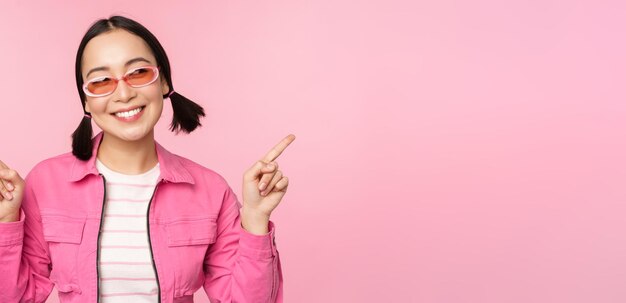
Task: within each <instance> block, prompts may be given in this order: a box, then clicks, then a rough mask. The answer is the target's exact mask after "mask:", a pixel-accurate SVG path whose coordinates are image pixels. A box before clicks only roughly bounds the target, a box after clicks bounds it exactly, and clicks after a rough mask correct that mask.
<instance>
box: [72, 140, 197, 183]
mask: <svg viewBox="0 0 626 303" xmlns="http://www.w3.org/2000/svg"><path fill="white" fill-rule="evenodd" d="M103 136H104V134H103V132H102V131H100V133H98V134H97V135H96V136H95V137H93V138H92V139H91V142H92V145H93V149H92V151H91V158H89V159H88V160H87V161H82V160H80V159H78V158H76V157H74V164H73V165H72V169H71V170H70V176H69V181H71V182H74V181H79V180H81V179H83V178H84V177H85V176H87V175H88V174H94V175H98V174H99V173H100V172H99V171H98V169H97V168H96V156H97V153H98V146H100V142H101V141H102V137H103ZM154 143H155V145H156V153H157V158H158V160H159V169H160V171H161V174H160V176H159V180H160V179H164V180H167V181H169V182H187V183H190V184H194V181H193V177H192V176H191V174H190V173H189V171H188V170H187V169H186V168H185V167H184V166H183V164H182V163H181V162H180V159H178V157H176V155H174V154H172V153H170V152H169V151H168V150H166V149H165V148H163V146H161V144H159V143H158V142H156V141H155V142H154Z"/></svg>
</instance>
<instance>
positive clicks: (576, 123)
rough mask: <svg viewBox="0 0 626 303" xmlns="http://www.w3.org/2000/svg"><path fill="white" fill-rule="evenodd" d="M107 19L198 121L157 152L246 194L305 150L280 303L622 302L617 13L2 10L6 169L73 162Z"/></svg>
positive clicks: (19, 6)
mask: <svg viewBox="0 0 626 303" xmlns="http://www.w3.org/2000/svg"><path fill="white" fill-rule="evenodd" d="M111 14H123V15H125V16H128V17H131V18H135V19H137V20H138V21H139V22H141V23H143V24H144V25H146V26H147V27H148V28H149V29H150V30H151V31H153V32H154V33H155V34H156V36H157V37H158V38H159V39H160V41H161V42H162V43H163V45H164V47H165V49H166V50H167V52H168V54H169V56H170V60H171V63H172V66H173V79H174V85H175V88H176V90H177V91H179V92H181V93H182V94H184V95H186V96H188V97H190V98H191V99H193V100H195V101H197V102H198V103H200V104H201V105H202V106H204V107H205V109H206V110H207V113H208V115H207V117H206V119H204V120H203V127H202V128H201V129H200V130H198V131H197V132H194V133H193V134H191V135H188V136H184V135H180V136H174V135H173V134H172V133H171V132H169V131H167V125H168V123H169V120H170V117H171V106H169V103H167V104H166V108H165V112H164V115H163V117H162V120H161V121H160V123H159V125H157V129H158V130H157V135H156V136H157V140H158V141H159V142H160V143H162V144H163V145H164V146H165V147H166V148H169V149H170V150H172V151H174V152H176V153H179V154H181V155H183V156H186V157H188V158H190V159H192V160H195V161H197V162H199V163H201V164H203V165H205V166H207V167H210V168H212V169H214V170H216V171H217V172H219V173H221V174H222V175H223V176H224V177H225V178H226V179H227V180H228V181H229V183H230V184H231V186H232V187H233V188H235V191H236V192H237V193H238V195H239V197H241V196H240V192H241V175H242V173H243V171H244V170H245V169H246V168H247V167H248V166H249V165H251V164H252V163H253V162H254V161H255V160H257V159H258V158H259V157H261V156H262V155H263V154H264V153H265V152H266V150H268V149H269V148H270V147H271V146H273V145H274V144H275V143H276V142H278V140H280V139H281V138H283V137H284V136H285V135H287V134H288V133H294V134H296V136H297V139H296V141H295V142H294V143H293V144H292V145H291V146H290V147H289V148H288V149H287V151H286V152H285V153H284V154H283V155H282V156H281V157H280V158H279V164H280V166H281V168H282V170H283V171H284V172H285V175H287V176H288V177H290V180H291V181H290V182H291V183H290V189H289V192H288V194H287V195H286V196H285V200H284V201H283V203H282V204H281V205H280V206H279V208H278V209H277V210H276V211H275V213H274V214H273V217H272V220H274V221H275V222H276V224H277V244H278V249H279V250H280V252H281V257H282V264H283V271H284V276H285V299H286V302H301V303H302V302H304V303H308V302H446V303H448V302H449V303H457V302H481V303H482V302H512V303H513V302H514V303H517V302H519V303H522V302H524V303H526V302H603V303H606V302H625V301H626V287H624V283H625V282H626V258H625V257H624V256H626V244H625V243H626V242H625V241H624V239H625V238H626V219H625V218H626V163H625V161H624V158H625V157H626V140H625V134H626V102H625V100H626V98H625V97H626V96H625V90H624V87H625V85H624V81H625V71H626V39H625V37H626V31H625V29H626V5H625V4H624V2H623V1H591V0H585V1H571V0H568V1H566V0H543V1H497V0H491V1H487V0H480V1H451V0H444V1H382V0H381V1H350V0H340V1H338V0H333V1H329V0H321V1H212V2H209V1H197V2H189V1H183V2H179V4H173V3H171V2H165V1H163V2H161V3H157V2H154V1H104V2H99V4H95V2H89V3H87V2H84V1H81V2H78V1H77V2H75V3H73V4H72V5H69V4H67V5H64V6H61V5H60V4H56V2H53V1H48V2H47V3H46V2H44V1H41V2H34V1H3V2H2V4H0V41H1V42H0V43H1V46H0V66H1V67H2V73H0V79H1V81H0V83H1V84H0V87H1V89H2V92H3V97H2V101H1V103H0V113H1V118H0V127H1V128H2V140H1V141H0V160H2V161H4V162H6V163H7V164H8V165H10V166H12V167H14V168H16V169H17V170H18V171H19V172H20V173H21V174H22V175H23V176H25V175H26V173H27V172H28V171H30V169H31V168H32V166H33V165H34V164H35V163H37V162H38V161H40V160H43V159H45V158H47V157H51V156H54V155H57V154H60V153H63V152H67V151H69V150H70V138H69V136H70V134H71V132H72V131H73V130H74V129H75V127H76V126H77V124H78V122H79V120H80V119H81V116H82V111H81V109H80V101H79V99H78V94H77V92H76V88H75V82H74V75H73V73H74V70H73V66H74V56H75V54H76V49H77V47H78V43H79V41H80V38H81V37H82V35H83V34H84V32H85V31H86V30H87V28H88V27H89V25H90V24H91V23H92V22H93V21H95V20H96V19H97V18H101V17H108V16H109V15H111ZM168 102H169V101H168ZM196 298H197V299H198V300H197V301H198V302H208V300H207V299H206V296H205V294H204V291H203V290H200V291H199V292H198V293H197V294H196ZM49 302H57V296H56V290H55V291H53V294H52V295H51V296H50V299H49Z"/></svg>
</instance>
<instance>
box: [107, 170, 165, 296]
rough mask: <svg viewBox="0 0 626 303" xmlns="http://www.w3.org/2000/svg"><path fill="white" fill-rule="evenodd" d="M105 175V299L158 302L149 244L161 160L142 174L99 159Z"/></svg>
mask: <svg viewBox="0 0 626 303" xmlns="http://www.w3.org/2000/svg"><path fill="white" fill-rule="evenodd" d="M96 168H97V169H98V171H99V172H100V173H101V174H103V175H104V177H105V178H106V200H105V203H104V212H103V215H104V217H103V220H104V221H103V223H102V234H101V235H100V262H99V265H98V266H99V268H100V281H99V283H100V284H99V285H100V299H101V301H102V302H106V303H115V302H157V299H158V296H157V295H158V294H157V289H158V287H157V282H156V276H155V274H154V268H153V266H152V257H151V254H150V247H149V243H148V232H147V227H148V226H147V221H146V220H147V216H146V215H147V213H148V203H149V201H150V198H151V197H152V194H153V192H154V188H155V186H156V183H157V179H158V177H159V174H160V170H159V163H157V165H156V166H154V167H153V168H152V169H150V170H149V171H147V172H145V173H142V174H139V175H126V174H122V173H119V172H115V171H112V170H111V169H109V168H108V167H106V166H105V165H104V164H103V163H102V162H100V160H98V159H96Z"/></svg>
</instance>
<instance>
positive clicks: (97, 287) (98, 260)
mask: <svg viewBox="0 0 626 303" xmlns="http://www.w3.org/2000/svg"><path fill="white" fill-rule="evenodd" d="M99 175H100V176H101V177H102V185H103V187H104V195H102V209H101V211H100V227H99V228H98V240H97V241H96V246H97V248H96V296H97V301H96V302H100V267H99V265H100V235H101V234H102V222H104V218H103V216H104V202H105V201H106V196H107V186H106V179H105V178H104V175H103V174H99Z"/></svg>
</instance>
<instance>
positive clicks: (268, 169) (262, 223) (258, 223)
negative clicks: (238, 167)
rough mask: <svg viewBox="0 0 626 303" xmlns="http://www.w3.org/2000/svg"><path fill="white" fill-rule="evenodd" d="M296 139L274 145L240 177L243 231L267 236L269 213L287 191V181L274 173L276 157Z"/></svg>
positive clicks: (280, 174)
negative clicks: (241, 181) (241, 183)
mask: <svg viewBox="0 0 626 303" xmlns="http://www.w3.org/2000/svg"><path fill="white" fill-rule="evenodd" d="M295 139H296V136H294V135H292V134H290V135H288V136H287V137H285V138H284V139H283V140H282V141H280V142H279V143H278V144H277V145H276V146H274V147H273V148H272V149H271V150H270V151H269V152H268V153H267V154H266V155H265V156H264V157H263V158H262V159H261V160H259V161H257V162H256V163H254V165H253V166H252V167H250V168H249V169H248V170H247V171H246V172H245V173H244V175H243V208H242V215H241V216H242V220H241V221H242V222H241V223H242V225H243V228H244V229H246V230H248V231H249V232H252V233H255V234H265V233H267V225H268V222H269V218H270V214H271V213H272V211H273V210H274V209H275V208H276V206H278V203H280V201H281V199H282V198H283V196H284V195H285V193H286V192H287V186H288V185H289V180H288V179H287V177H286V176H284V175H283V173H282V172H281V171H280V170H278V162H276V161H275V160H276V158H278V156H279V155H280V154H281V153H282V152H283V151H284V150H285V148H287V146H289V144H290V143H291V142H293V140H295Z"/></svg>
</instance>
